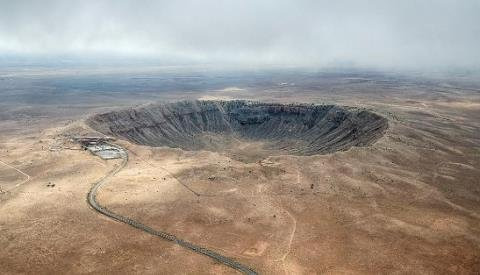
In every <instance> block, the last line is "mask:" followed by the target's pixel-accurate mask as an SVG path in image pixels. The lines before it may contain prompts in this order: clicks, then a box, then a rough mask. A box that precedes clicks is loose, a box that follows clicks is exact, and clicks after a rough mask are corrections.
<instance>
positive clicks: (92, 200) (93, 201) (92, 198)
mask: <svg viewBox="0 0 480 275" xmlns="http://www.w3.org/2000/svg"><path fill="white" fill-rule="evenodd" d="M109 145H111V146H113V147H115V148H116V149H117V150H118V151H119V152H120V153H121V155H122V156H123V158H122V160H123V161H122V163H121V164H120V165H119V166H117V167H115V168H114V169H112V170H111V171H110V172H109V173H108V174H106V175H105V176H104V177H103V178H101V179H100V180H99V181H97V182H95V183H94V184H93V186H92V188H91V189H90V191H89V192H88V195H87V202H88V204H90V206H92V207H93V209H95V210H96V211H97V212H99V213H101V214H103V215H105V216H107V217H109V218H112V219H114V220H117V221H119V222H123V223H126V224H128V225H130V226H132V227H135V228H137V229H140V230H142V231H144V232H147V233H149V234H152V235H155V236H158V237H160V238H162V239H164V240H166V241H170V242H175V243H176V244H178V245H180V246H182V247H184V248H187V249H190V250H192V251H194V252H196V253H198V254H202V255H205V256H208V257H210V258H212V259H214V260H216V261H218V262H220V263H222V264H224V265H226V266H229V267H231V268H233V269H236V270H238V271H240V272H242V273H245V274H252V275H253V274H257V272H255V271H254V270H253V269H251V268H249V267H248V266H245V265H243V264H241V263H239V262H236V261H235V260H233V259H230V258H228V257H225V256H223V255H220V254H218V253H216V252H214V251H212V250H210V249H207V248H204V247H201V246H198V245H195V244H193V243H189V242H187V241H184V240H182V239H179V238H177V237H176V236H175V235H172V234H169V233H167V232H162V231H158V230H155V229H153V228H151V227H148V226H146V225H144V224H141V223H139V222H137V221H135V220H133V219H130V218H128V217H125V216H122V215H119V214H116V213H114V212H112V211H110V210H108V209H107V208H106V207H104V206H102V205H100V204H99V203H98V201H97V191H98V188H100V187H101V186H102V185H103V184H105V182H106V180H107V179H108V178H110V177H112V176H113V175H115V174H116V173H118V172H119V171H120V170H122V169H123V167H125V165H127V162H128V153H127V150H126V149H125V148H123V147H121V146H119V145H114V144H109Z"/></svg>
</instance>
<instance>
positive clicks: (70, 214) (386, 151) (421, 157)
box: [0, 90, 480, 274]
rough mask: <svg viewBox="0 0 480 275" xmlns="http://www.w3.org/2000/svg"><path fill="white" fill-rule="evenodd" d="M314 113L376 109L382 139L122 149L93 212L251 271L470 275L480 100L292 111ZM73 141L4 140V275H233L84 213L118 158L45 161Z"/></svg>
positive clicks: (474, 258) (71, 155)
mask: <svg viewBox="0 0 480 275" xmlns="http://www.w3.org/2000/svg"><path fill="white" fill-rule="evenodd" d="M238 93H243V94H240V95H239V94H238ZM249 93H252V91H251V90H250V91H248V90H245V91H243V90H242V91H238V90H224V91H222V90H220V91H213V92H211V93H207V94H206V95H205V96H208V97H215V96H229V97H232V96H233V97H243V98H249V96H250V94H249ZM269 96H271V94H269V93H265V94H262V96H260V97H261V98H262V97H264V98H265V99H267V98H269ZM270 98H271V97H270ZM278 100H279V101H280V99H278ZM281 100H283V101H294V100H295V101H299V100H298V98H290V97H289V96H284V97H283V98H282V99H281ZM323 100H327V101H335V102H339V103H340V104H345V105H350V106H363V107H368V108H371V109H373V110H374V111H376V112H378V113H380V114H382V115H384V116H386V117H387V118H388V119H389V125H390V127H389V130H388V131H387V133H386V135H385V136H384V137H383V138H381V139H380V140H379V141H378V142H376V143H375V144H374V145H372V146H369V147H362V148H358V147H357V148H352V149H350V150H349V151H346V152H337V153H334V154H329V155H318V156H310V157H298V156H288V155H276V156H271V157H269V158H266V159H262V160H258V158H256V157H255V155H254V154H253V156H252V154H251V153H250V152H251V151H252V150H251V148H256V147H258V146H260V145H259V144H251V145H249V144H246V145H244V146H245V147H241V146H239V147H238V151H237V152H225V153H221V152H220V153H219V152H208V151H196V152H189V151H183V150H180V149H172V148H149V147H145V146H138V145H134V144H130V143H128V142H125V141H117V142H118V143H119V144H121V145H123V146H124V147H125V148H127V149H128V150H129V155H130V160H129V163H128V164H127V166H126V167H125V168H124V169H123V170H122V171H121V172H120V173H118V174H117V175H115V176H114V177H113V178H111V179H110V181H109V183H108V184H106V185H105V186H104V187H102V189H101V190H100V191H99V195H98V199H99V201H100V202H101V203H102V204H104V205H106V206H107V207H108V208H109V209H111V210H114V211H115V212H118V213H121V214H123V215H125V216H129V217H132V218H134V219H136V220H138V221H141V222H142V223H144V224H147V225H149V226H151V227H153V228H155V229H159V230H164V231H167V232H169V233H173V234H175V235H177V236H178V237H181V238H183V239H186V240H188V241H191V242H193V243H196V244H199V245H202V246H205V247H208V248H211V249H214V250H216V251H218V252H220V253H222V254H224V255H226V256H230V257H233V258H235V259H237V260H238V261H240V262H242V263H244V264H247V265H249V266H250V267H252V268H254V269H255V270H257V271H258V272H260V273H262V274H320V273H327V274H363V273H366V274H367V273H368V274H371V273H382V274H387V273H388V274H390V273H408V274H412V273H413V274H476V273H478V272H479V270H480V182H479V179H480V157H479V156H480V149H479V144H480V136H479V133H480V123H479V121H480V109H479V108H478V106H480V99H479V98H478V96H477V97H471V96H470V95H468V98H467V97H466V96H465V97H464V96H461V95H457V96H455V97H450V98H449V99H448V100H445V99H444V98H441V97H440V98H436V99H431V98H427V97H422V96H421V95H418V96H405V97H396V96H392V97H384V96H377V97H375V98H372V97H368V96H367V95H364V94H355V93H352V94H351V96H350V97H347V96H344V95H341V96H336V97H333V96H330V97H328V96H326V97H323V98H322V99H320V98H318V96H315V94H314V93H308V92H305V94H304V95H303V97H302V98H301V101H304V102H315V101H323ZM84 128H85V126H84V125H83V124H82V123H81V122H73V123H67V126H61V127H57V126H55V127H53V128H47V129H41V131H39V132H37V133H33V134H30V135H22V136H9V135H3V138H2V140H1V142H0V160H1V161H2V163H0V186H1V188H2V190H3V191H2V193H1V194H0V246H1V247H2V249H1V250H0V262H1V264H0V273H2V274H18V273H30V274H52V273H109V274H118V273H141V274H192V273H193V274H230V273H234V272H233V271H232V270H231V269H229V268H228V267H224V266H223V265H220V264H218V263H215V262H213V261H212V260H210V259H209V258H207V257H203V256H200V255H197V254H194V253H192V252H189V251H187V250H185V249H183V248H181V247H179V246H177V245H175V244H172V243H168V242H165V241H162V240H161V239H159V238H156V237H154V236H150V235H148V234H146V233H143V232H141V231H138V230H136V229H133V228H130V227H129V226H127V225H125V224H121V223H118V222H115V221H112V220H110V219H108V218H106V217H104V216H101V215H100V214H98V213H96V212H95V211H93V210H92V209H91V208H89V207H88V205H87V203H86V194H87V192H88V190H89V188H90V186H91V184H92V183H93V182H95V181H96V180H97V179H99V178H101V177H102V176H103V175H104V174H106V173H107V172H108V171H109V170H110V169H112V168H113V167H114V165H116V164H118V162H119V160H112V161H104V160H101V159H99V158H98V157H95V156H93V155H91V154H89V153H88V152H86V151H80V150H70V149H61V150H54V151H51V150H49V148H53V147H51V146H53V145H55V146H54V147H55V148H58V147H60V148H65V147H69V148H75V145H74V144H66V143H65V144H63V143H62V136H61V134H62V133H72V132H76V133H77V132H85V131H88V129H84ZM245 148H246V149H245ZM242 149H245V150H247V151H248V152H247V153H242ZM239 156H240V157H239ZM5 164H7V165H5ZM17 169H18V170H17ZM19 171H21V172H19ZM25 175H28V177H29V179H28V181H27V182H25V183H23V184H21V185H19V186H18V187H15V188H12V187H13V186H15V185H16V184H18V183H21V182H23V181H25V180H26V179H27V176H25ZM49 183H50V185H51V184H54V186H53V187H52V186H47V185H49Z"/></svg>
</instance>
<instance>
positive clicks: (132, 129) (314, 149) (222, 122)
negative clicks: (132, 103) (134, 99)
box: [87, 100, 388, 157]
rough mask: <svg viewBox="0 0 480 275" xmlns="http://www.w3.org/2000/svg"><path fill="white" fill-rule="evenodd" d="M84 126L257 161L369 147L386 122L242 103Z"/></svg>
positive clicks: (152, 108)
mask: <svg viewBox="0 0 480 275" xmlns="http://www.w3.org/2000/svg"><path fill="white" fill-rule="evenodd" d="M87 123H88V124H89V125H90V127H92V128H93V129H95V130H97V131H99V132H101V133H103V134H106V135H110V136H114V137H117V138H121V139H125V140H128V141H130V142H133V143H136V144H140V145H147V146H153V147H161V146H167V147H172V148H181V149H183V150H210V151H223V152H230V153H232V154H237V155H242V154H243V155H249V154H250V155H251V154H259V156H258V157H262V156H263V157H265V156H268V155H275V154H291V155H304V156H305V155H315V154H327V153H333V152H335V151H342V150H348V149H349V148H351V147H352V146H368V145H370V144H372V143H374V142H375V141H376V140H378V139H379V138H380V137H382V136H383V134H384V133H385V131H386V129H387V128H388V122H387V119H386V118H384V117H382V116H380V115H378V114H376V113H373V112H371V111H368V110H365V109H359V108H352V107H344V106H336V105H307V104H279V103H262V102H251V101H243V100H235V101H181V102H175V103H166V104H151V105H148V106H144V107H139V108H130V109H124V110H118V111H112V112H108V113H103V114H97V115H94V116H93V117H90V118H89V119H88V120H87ZM255 152H256V153H255ZM260 155H261V156H260Z"/></svg>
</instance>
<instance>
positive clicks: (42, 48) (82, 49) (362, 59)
mask: <svg viewBox="0 0 480 275" xmlns="http://www.w3.org/2000/svg"><path fill="white" fill-rule="evenodd" d="M479 14H480V1H478V0H461V1H458V0H457V1H454V0H416V1H414V0H404V1H394V0H391V1H389V0H382V1H375V0H373V1H372V0H371V1H366V0H365V1H363V0H350V1H346V0H340V1H323V0H318V1H313V0H312V1H307V0H305V1H301V0H291V1H286V0H263V1H258V0H257V1H255V0H244V1H240V0H237V1H232V0H218V1H214V0H197V1H194V0H181V1H152V0H150V1H146V0H145V1H139V0H131V1H121V0H95V1H94V0H91V1H89V0H84V1H63V0H43V1H34V0H31V1H25V0H15V1H11V0H0V53H7V54H8V53H17V54H40V55H41V54H48V55H57V54H58V55H65V54H76V55H102V54H108V55H117V56H129V57H155V58H170V59H171V58H182V59H191V60H193V61H201V62H212V63H217V62H218V63H222V62H223V63H226V62H227V63H250V64H251V63H253V64H266V63H274V64H296V65H326V64H334V63H337V62H340V63H342V62H347V63H352V64H358V65H363V66H393V67H394V66H402V67H404V66H407V67H432V66H433V67H434V66H479V65H480V51H479V50H478V49H480V16H479Z"/></svg>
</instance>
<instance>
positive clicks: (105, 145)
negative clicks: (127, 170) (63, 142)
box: [72, 137, 126, 159]
mask: <svg viewBox="0 0 480 275" xmlns="http://www.w3.org/2000/svg"><path fill="white" fill-rule="evenodd" d="M72 139H73V140H74V141H76V142H78V143H80V145H81V146H82V148H83V149H84V150H88V151H90V153H92V154H94V155H96V156H98V157H100V158H102V159H119V158H124V157H125V156H126V153H125V151H123V150H122V149H120V148H118V147H116V146H114V145H111V144H109V142H110V141H114V140H115V139H114V138H111V137H74V138H72Z"/></svg>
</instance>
